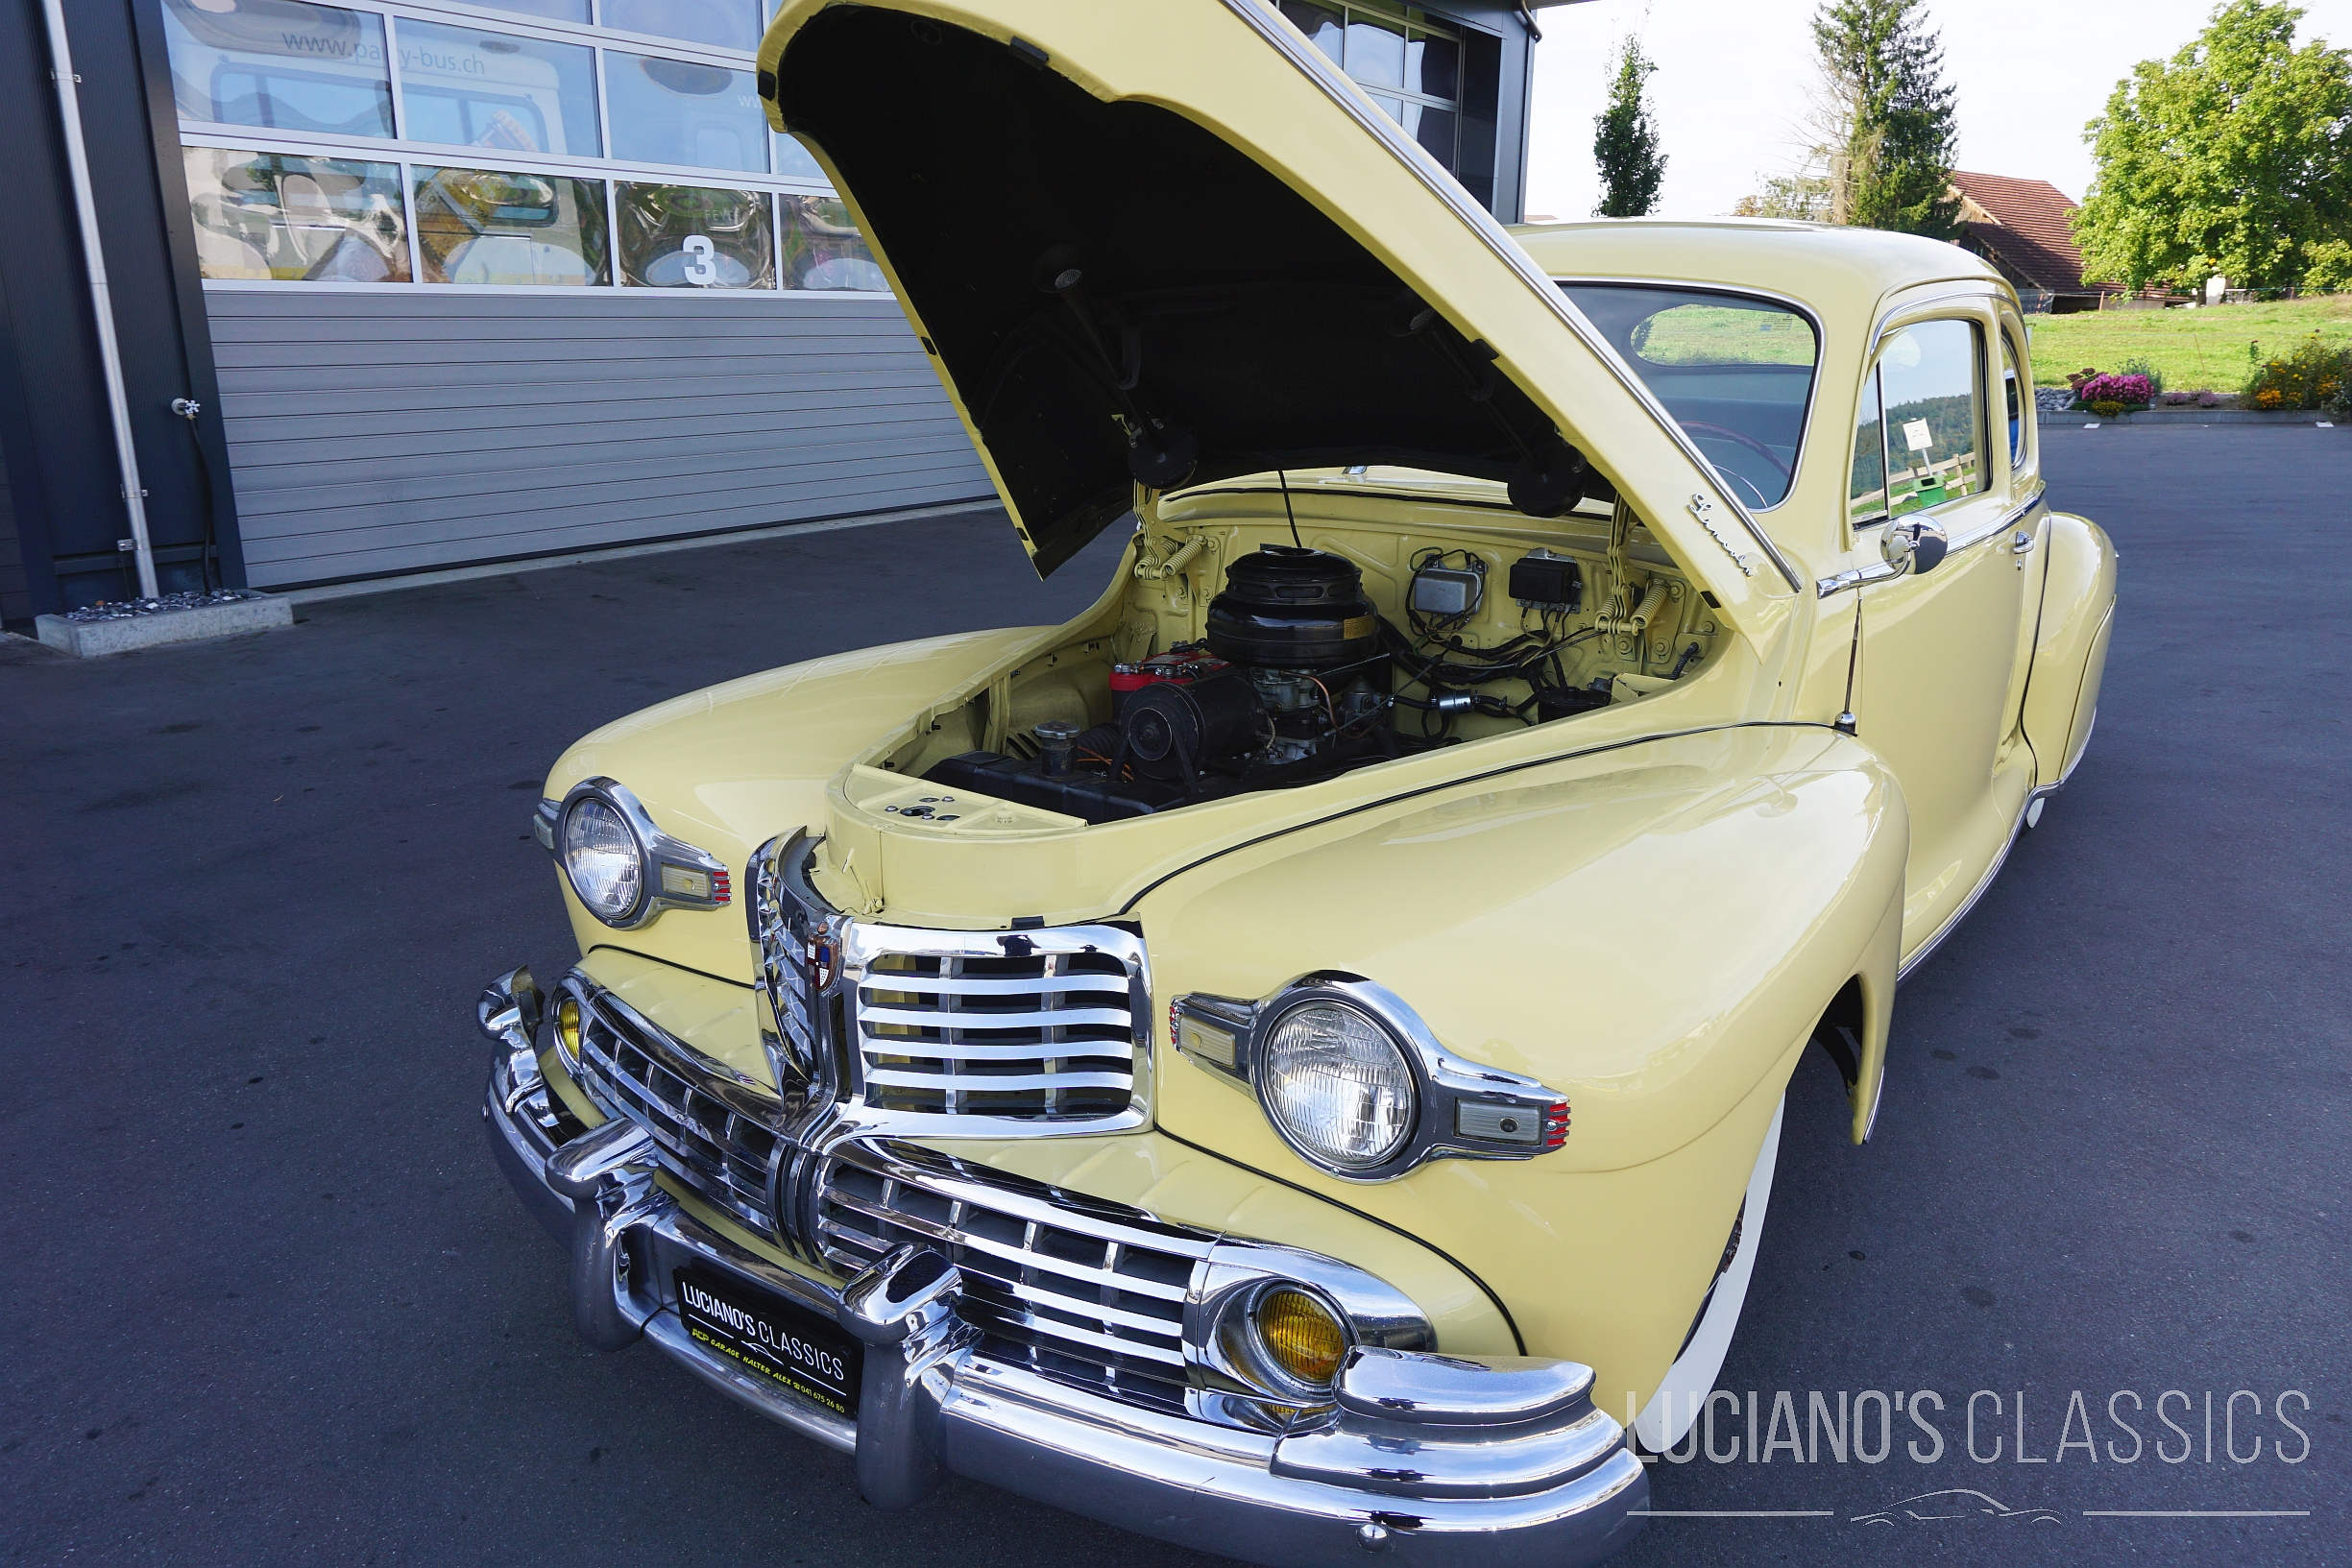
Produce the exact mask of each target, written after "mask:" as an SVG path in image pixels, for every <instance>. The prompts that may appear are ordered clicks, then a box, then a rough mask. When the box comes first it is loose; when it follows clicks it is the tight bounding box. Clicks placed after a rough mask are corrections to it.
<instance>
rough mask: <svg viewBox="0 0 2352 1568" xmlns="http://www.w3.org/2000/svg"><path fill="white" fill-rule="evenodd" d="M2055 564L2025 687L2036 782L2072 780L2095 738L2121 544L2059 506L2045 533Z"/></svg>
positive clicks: (2044, 588) (2044, 784) (2044, 585)
mask: <svg viewBox="0 0 2352 1568" xmlns="http://www.w3.org/2000/svg"><path fill="white" fill-rule="evenodd" d="M2045 539H2046V543H2045V545H2044V548H2045V549H2047V550H2048V551H2049V565H2048V568H2047V571H2046V574H2045V575H2044V577H2043V581H2042V617H2041V625H2040V628H2039V629H2038V630H2037V631H2036V633H2035V635H2034V644H2033V669H2032V673H2031V674H2030V675H2029V676H2028V677H2027V681H2026V687H2025V738H2026V739H2027V740H2029V741H2031V742H2032V744H2033V754H2034V784H2035V785H2036V786H2037V787H2039V788H2043V789H2049V788H2051V787H2054V786H2055V785H2057V784H2063V783H2065V781H2066V776H2067V775H2068V774H2070V773H2072V772H2073V770H2074V764H2075V763H2076V762H2077V761H2079V760H2081V758H2082V750H2083V746H2084V745H2085V743H2086V742H2088V741H2089V740H2090V738H2091V718H2092V715H2093V714H2094V713H2096V712H2097V711H2098V688H2099V682H2100V680H2101V678H2102V677H2103V676H2104V675H2105V673H2106V668H2107V634H2108V631H2109V629H2110V628H2111V627H2112V626H2113V624H2114V620H2115V576H2116V570H2115V567H2116V553H2115V544H2114V543H2113V542H2112V541H2110V540H2109V539H2108V538H2107V535H2106V531H2105V530H2104V529H2102V528H2100V527H2099V526H2098V524H2097V523H2095V522H2093V521H2091V520H2090V519H2087V518H2078V517H2075V516H2073V514H2072V513H2067V512H2052V513H2051V514H2049V528H2048V530H2047V532H2046V535H2045Z"/></svg>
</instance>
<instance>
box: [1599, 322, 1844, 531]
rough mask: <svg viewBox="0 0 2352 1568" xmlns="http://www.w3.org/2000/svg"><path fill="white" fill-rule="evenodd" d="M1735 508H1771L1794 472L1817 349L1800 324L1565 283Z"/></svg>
mask: <svg viewBox="0 0 2352 1568" xmlns="http://www.w3.org/2000/svg"><path fill="white" fill-rule="evenodd" d="M1560 287H1561V291H1562V292H1563V293H1564V294H1565V295H1567V297H1568V298H1569V299H1571V300H1573V301H1575V302H1576V308H1577V309H1579V310H1581V311H1583V312H1584V313H1585V315H1586V316H1587V317H1588V318H1589V319H1590V320H1591V322H1592V325H1593V326H1597V327H1599V328H1600V331H1601V335H1602V336H1603V337H1605V338H1607V339H1608V340H1609V341H1610V343H1611V344H1612V346H1613V347H1614V348H1615V349H1616V350H1617V352H1619V353H1621V354H1623V355H1624V356H1625V358H1626V361H1627V363H1629V364H1631V365H1632V366H1633V367H1634V369H1635V370H1636V371H1637V373H1639V374H1640V376H1641V379H1642V380H1643V381H1644V382H1646V383H1648V385H1649V388H1650V391H1651V392H1653V393H1655V394H1656V395H1657V397H1658V400H1659V401H1660V402H1661V403H1664V404H1665V405H1666V412H1667V413H1669V414H1671V415H1673V416H1674V420H1675V422H1676V423H1678V424H1680V425H1681V426H1682V427H1683V430H1684V432H1685V434H1687V435H1688V436H1689V437H1690V439H1691V440H1692V441H1694V442H1696V443H1698V446H1699V449H1700V450H1701V451H1702V452H1705V453H1706V454H1707V458H1708V461H1709V462H1711V463H1712V464H1714V465H1715V468H1716V470H1718V471H1719V472H1721V473H1722V475H1723V477H1724V479H1725V481H1726V482H1727V483H1729V484H1730V485H1731V486H1732V488H1733V489H1734V491H1735V492H1736V493H1737V494H1738V495H1739V497H1740V499H1742V500H1744V501H1746V502H1747V503H1749V504H1750V505H1752V506H1757V507H1767V506H1777V505H1779V504H1780V503H1781V501H1782V498H1783V497H1785V496H1786V495H1788V487H1789V484H1790V482H1791V481H1792V480H1793V479H1794V478H1795V476H1796V471H1797V444H1798V442H1799V441H1800V440H1801V439H1802V438H1803V436H1804V434H1805V409H1806V400H1807V399H1808V398H1810V397H1811V396H1812V391H1813V368H1814V364H1815V361H1816V360H1817V359H1818V358H1819V357H1820V351H1821V350H1820V344H1819V341H1818V339H1817V338H1816V336H1815V334H1814V331H1813V324H1812V323H1811V322H1810V321H1808V320H1807V319H1806V317H1805V316H1804V315H1802V314H1801V313H1799V312H1798V311H1796V310H1793V309H1791V308H1790V307H1789V306H1787V305H1784V304H1778V303H1775V302H1772V301H1770V300H1758V299H1754V298H1751V297H1750V296H1748V295H1744V294H1722V293H1717V292H1715V291H1712V290H1709V289H1697V288H1657V287H1648V286H1642V285H1637V284H1631V283H1563V284H1561V285H1560Z"/></svg>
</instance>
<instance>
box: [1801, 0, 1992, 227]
mask: <svg viewBox="0 0 2352 1568" xmlns="http://www.w3.org/2000/svg"><path fill="white" fill-rule="evenodd" d="M1919 12H1920V0H1824V4H1823V5H1822V6H1821V8H1820V9H1819V10H1818V11H1816V12H1813V46H1814V48H1815V50H1816V51H1817V52H1818V54H1819V56H1820V60H1821V73H1822V80H1823V93H1824V96H1825V98H1826V99H1827V102H1826V103H1825V104H1824V105H1823V106H1822V113H1821V117H1822V118H1825V119H1826V120H1828V121H1829V122H1830V124H1831V126H1832V127H1833V133H1832V135H1831V138H1830V142H1829V145H1827V146H1826V147H1825V148H1823V149H1822V152H1823V154H1824V161H1825V162H1826V164H1827V165H1828V169H1829V178H1830V185H1831V203H1830V218H1831V222H1832V223H1846V224H1854V225H1856V226H1858V227H1861V228H1865V229H1900V230H1902V231H1903V232H1904V233H1910V234H1927V235H1929V236H1931V237H1933V238H1936V239H1951V238H1953V237H1954V236H1955V235H1957V234H1958V233H1959V231H1960V201H1959V198H1958V197H1957V196H1956V195H1955V194H1953V192H1952V151H1953V147H1954V145H1955V143H1956V142H1957V140H1958V136H1959V131H1958V127H1957V125H1956V124H1955V123H1954V115H1955V113H1956V109H1957V99H1958V94H1957V92H1956V91H1955V90H1954V89H1953V88H1952V86H1951V84H1948V83H1946V82H1945V81H1944V45H1943V40H1942V38H1941V37H1940V36H1938V35H1936V34H1934V33H1931V32H1929V31H1928V27H1927V22H1926V18H1925V17H1924V16H1922V15H1921V14H1920V13H1919Z"/></svg>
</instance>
